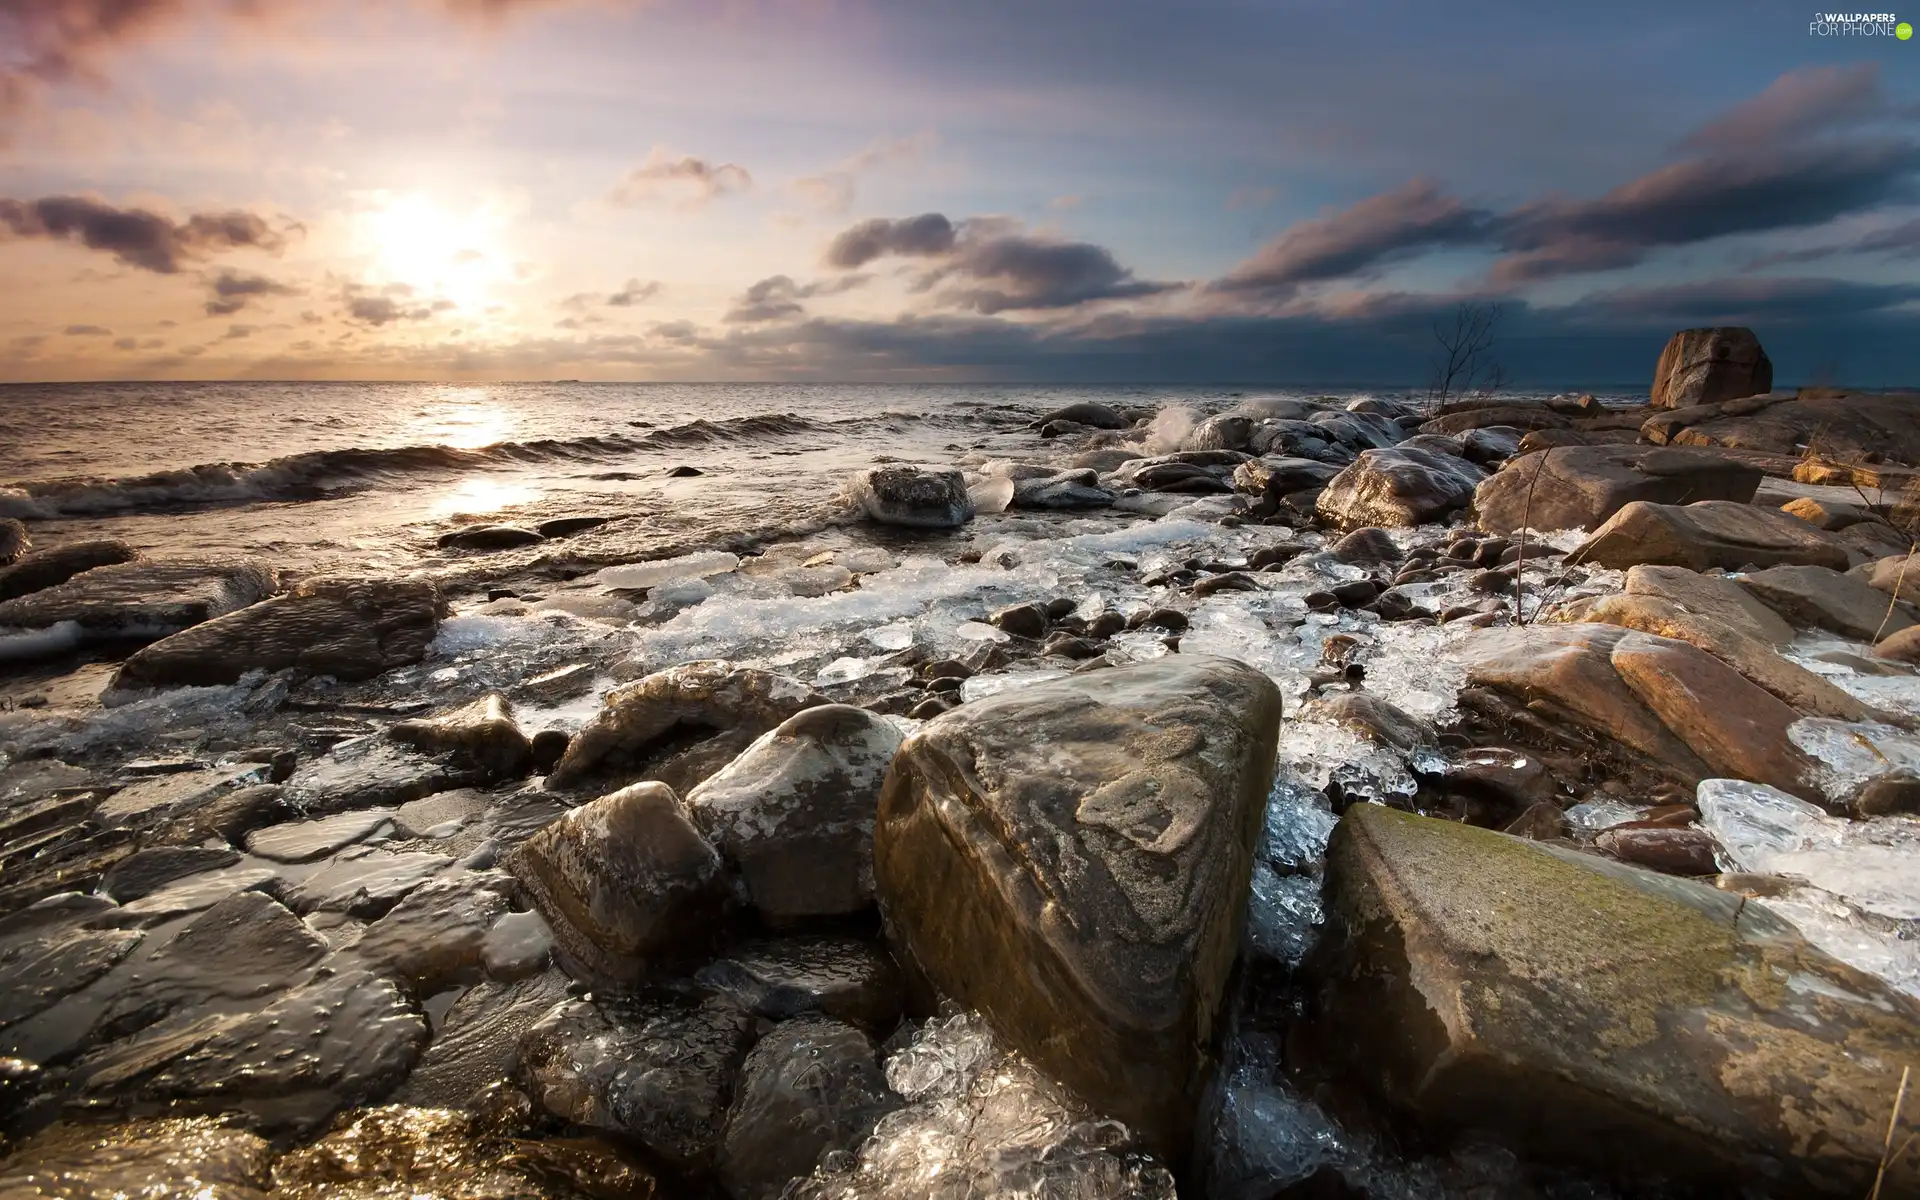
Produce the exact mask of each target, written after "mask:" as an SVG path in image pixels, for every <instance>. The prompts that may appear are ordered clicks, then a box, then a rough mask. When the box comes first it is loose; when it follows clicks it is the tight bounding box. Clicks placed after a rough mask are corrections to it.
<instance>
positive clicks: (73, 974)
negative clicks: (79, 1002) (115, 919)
mask: <svg viewBox="0 0 1920 1200" xmlns="http://www.w3.org/2000/svg"><path fill="white" fill-rule="evenodd" d="M143 936H144V935H143V934H141V933H140V932H139V931H137V930H131V929H76V928H74V927H72V926H71V925H66V924H55V925H50V926H46V927H42V928H38V929H29V930H27V931H25V932H23V933H20V934H16V935H13V936H9V937H6V938H4V939H0V1028H5V1027H6V1026H9V1025H13V1024H16V1023H17V1022H20V1021H23V1020H25V1019H26V1018H28V1017H31V1016H32V1015H33V1014H35V1013H37V1012H39V1011H40V1010H41V1009H44V1008H46V1007H47V1006H48V1005H50V1004H53V1003H54V1002H56V1001H58V1000H60V999H61V998H63V997H65V996H68V995H70V994H72V993H73V992H77V991H79V990H80V989H81V988H83V987H85V986H87V985H88V984H89V983H92V982H93V981H94V980H96V979H98V978H99V977H100V976H102V975H104V974H106V973H107V972H108V971H110V970H112V969H113V966H114V964H115V963H118V962H119V961H120V960H121V959H123V958H125V957H126V956H127V955H128V954H129V953H130V952H131V951H132V950H133V948H134V947H135V946H137V945H139V944H140V940H141V938H142V937H143Z"/></svg>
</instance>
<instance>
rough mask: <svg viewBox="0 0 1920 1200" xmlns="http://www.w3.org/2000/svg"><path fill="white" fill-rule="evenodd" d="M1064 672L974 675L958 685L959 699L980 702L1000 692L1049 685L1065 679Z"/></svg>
mask: <svg viewBox="0 0 1920 1200" xmlns="http://www.w3.org/2000/svg"><path fill="white" fill-rule="evenodd" d="M1066 677H1067V672H1065V671H1051V670H1039V671H1008V672H1006V673H1004V674H999V675H974V676H971V677H970V678H968V679H967V680H966V681H965V682H963V683H962V684H961V685H960V699H961V700H962V701H963V702H972V701H974V700H982V699H985V698H986V697H988V696H997V695H999V694H1000V693H1001V692H1011V691H1016V690H1018V689H1020V688H1023V687H1032V686H1033V685H1034V684H1036V683H1049V682H1051V681H1053V680H1055V679H1065V678H1066Z"/></svg>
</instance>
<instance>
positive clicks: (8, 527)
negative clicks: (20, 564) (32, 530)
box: [0, 517, 33, 567]
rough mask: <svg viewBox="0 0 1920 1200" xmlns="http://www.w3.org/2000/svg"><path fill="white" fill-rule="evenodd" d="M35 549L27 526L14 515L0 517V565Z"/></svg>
mask: <svg viewBox="0 0 1920 1200" xmlns="http://www.w3.org/2000/svg"><path fill="white" fill-rule="evenodd" d="M31 549H33V539H32V538H31V537H29V536H27V527H26V526H25V525H24V524H22V523H21V522H20V521H19V520H17V519H15V518H13V517H0V567H3V566H6V565H7V564H8V563H10V562H12V561H14V560H15V559H17V558H19V557H20V556H21V555H23V554H25V553H27V551H29V550H31Z"/></svg>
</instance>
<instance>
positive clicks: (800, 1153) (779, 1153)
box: [715, 1017, 901, 1200]
mask: <svg viewBox="0 0 1920 1200" xmlns="http://www.w3.org/2000/svg"><path fill="white" fill-rule="evenodd" d="M900 1104H901V1101H900V1100H899V1098H898V1097H896V1096H895V1095H894V1094H893V1092H892V1091H891V1090H889V1089H888V1087H887V1082H886V1078H885V1076H883V1075H882V1074H881V1072H880V1067H879V1065H878V1064H877V1063H876V1062H875V1061H874V1052H873V1043H872V1042H870V1041H868V1040H867V1035H866V1034H864V1033H861V1032H860V1031H859V1030H858V1029H855V1028H854V1027H853V1026H851V1025H847V1024H844V1023H842V1022H839V1021H835V1020H833V1019H831V1018H828V1017H800V1018H797V1019H795V1020H792V1021H787V1022H785V1023H784V1024H782V1025H780V1026H779V1027H778V1028H776V1029H775V1030H774V1031H773V1032H772V1033H770V1034H768V1035H767V1036H766V1037H764V1038H762V1039H760V1044H759V1045H757V1046H755V1047H754V1048H753V1052H752V1053H751V1054H749V1055H748V1056H747V1062H746V1067H745V1069H744V1070H743V1071H742V1072H741V1075H740V1084H739V1087H738V1089H737V1092H736V1095H735V1096H734V1100H733V1104H732V1106H731V1107H730V1108H729V1109H728V1112H727V1129H726V1136H725V1139H724V1140H723V1142H722V1144H721V1147H720V1153H719V1156H718V1159H717V1161H716V1164H715V1165H716V1167H717V1172H718V1174H719V1177H720V1181H721V1183H722V1184H723V1185H724V1186H725V1187H726V1189H727V1194H728V1195H730V1196H732V1197H733V1198H734V1200H776V1198H777V1197H778V1196H779V1195H780V1193H781V1192H782V1191H783V1190H784V1189H785V1188H786V1185H787V1181H788V1180H790V1179H793V1178H795V1177H796V1176H801V1175H806V1174H808V1173H809V1172H811V1171H812V1170H813V1168H814V1165H815V1164H816V1163H818V1162H819V1161H820V1157H821V1156H822V1155H823V1154H826V1153H828V1152H829V1151H834V1150H851V1149H853V1148H854V1147H855V1146H857V1145H858V1144H859V1143H860V1141H861V1139H862V1138H864V1137H866V1135H867V1133H868V1132H869V1131H870V1130H871V1129H872V1128H873V1126H874V1124H875V1123H876V1122H878V1121H879V1119H880V1118H881V1117H883V1116H885V1115H886V1114H887V1113H889V1112H892V1111H893V1110H894V1109H896V1108H898V1107H899V1106H900Z"/></svg>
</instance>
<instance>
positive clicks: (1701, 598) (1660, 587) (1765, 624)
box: [1627, 566, 1793, 646]
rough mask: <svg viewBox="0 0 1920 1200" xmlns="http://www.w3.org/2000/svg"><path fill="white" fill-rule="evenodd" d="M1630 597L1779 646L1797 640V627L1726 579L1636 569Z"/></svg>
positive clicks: (1630, 572)
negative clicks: (1654, 600)
mask: <svg viewBox="0 0 1920 1200" xmlns="http://www.w3.org/2000/svg"><path fill="white" fill-rule="evenodd" d="M1627 594H1628V595H1630V596H1651V597H1655V598H1657V599H1660V600H1665V601H1667V602H1668V603H1670V604H1672V605H1674V606H1675V607H1677V608H1680V609H1683V610H1685V611H1687V612H1689V613H1693V614H1694V615H1696V616H1701V617H1706V618H1709V619H1710V620H1713V621H1716V622H1718V623H1719V624H1721V625H1725V626H1726V627H1727V628H1729V629H1732V630H1735V631H1736V632H1739V633H1743V634H1746V635H1747V636H1748V637H1753V638H1758V639H1759V640H1760V641H1763V642H1767V643H1770V644H1772V645H1775V646H1784V645H1786V644H1787V643H1788V642H1791V641H1792V640H1793V626H1791V625H1789V624H1787V623H1786V622H1785V621H1783V620H1781V619H1780V615H1779V614H1778V613H1776V612H1774V611H1773V610H1772V609H1771V608H1768V607H1767V606H1766V605H1764V604H1762V603H1760V601H1758V600H1756V599H1754V597H1753V593H1752V592H1749V591H1748V590H1747V589H1745V588H1743V587H1741V586H1740V585H1739V584H1738V583H1735V582H1734V581H1733V580H1731V579H1728V578H1726V577H1725V576H1721V575H1702V574H1701V573H1700V572H1698V571H1689V570H1688V569H1687V568H1685V567H1659V566H1641V567H1632V568H1629V569H1628V571H1627Z"/></svg>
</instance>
